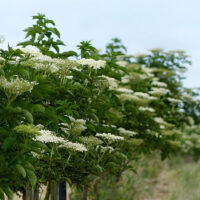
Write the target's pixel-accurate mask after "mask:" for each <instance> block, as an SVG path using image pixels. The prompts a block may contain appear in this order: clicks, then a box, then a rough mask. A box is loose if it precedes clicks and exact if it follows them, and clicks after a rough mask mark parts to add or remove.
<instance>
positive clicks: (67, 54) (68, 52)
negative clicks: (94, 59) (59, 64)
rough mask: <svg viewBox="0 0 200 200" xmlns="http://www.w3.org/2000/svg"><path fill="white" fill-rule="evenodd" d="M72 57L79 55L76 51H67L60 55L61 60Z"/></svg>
mask: <svg viewBox="0 0 200 200" xmlns="http://www.w3.org/2000/svg"><path fill="white" fill-rule="evenodd" d="M70 56H78V54H77V53H76V52H75V51H65V52H63V53H61V54H60V55H59V57H61V58H68V57H70Z"/></svg>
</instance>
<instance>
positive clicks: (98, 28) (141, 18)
mask: <svg viewBox="0 0 200 200" xmlns="http://www.w3.org/2000/svg"><path fill="white" fill-rule="evenodd" d="M199 9H200V0H98V1H97V0H0V19H1V23H0V35H4V36H5V38H6V40H5V42H4V44H3V45H0V48H1V47H3V48H4V47H6V45H7V43H8V42H9V43H10V45H12V46H15V45H16V44H17V43H18V42H20V41H22V40H23V38H24V33H23V32H22V30H23V29H24V28H26V27H28V26H30V25H31V24H32V19H31V16H32V15H35V14H36V13H38V12H40V13H44V14H46V15H47V17H48V18H51V19H53V20H54V21H55V22H56V24H57V28H58V29H59V30H60V32H61V37H62V40H63V41H64V42H65V43H66V44H67V47H66V48H67V49H74V48H75V46H76V45H77V44H78V43H79V42H80V41H81V40H92V43H93V44H94V45H95V46H96V47H98V48H100V49H103V48H104V47H105V44H106V43H107V42H109V40H110V39H111V38H113V37H119V38H121V39H122V41H123V42H124V44H125V45H126V46H127V47H128V53H142V52H145V51H146V50H147V49H151V48H157V47H159V48H164V49H166V50H185V51H186V52H187V54H189V55H190V56H191V59H192V61H193V65H192V67H190V69H189V70H188V72H187V73H186V76H187V79H186V80H185V81H184V84H185V86H187V87H200V45H199V44H200V11H199Z"/></svg>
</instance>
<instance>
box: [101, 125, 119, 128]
mask: <svg viewBox="0 0 200 200" xmlns="http://www.w3.org/2000/svg"><path fill="white" fill-rule="evenodd" d="M102 126H104V127H112V128H116V126H115V125H109V124H102Z"/></svg>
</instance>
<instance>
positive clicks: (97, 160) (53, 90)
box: [0, 14, 199, 199]
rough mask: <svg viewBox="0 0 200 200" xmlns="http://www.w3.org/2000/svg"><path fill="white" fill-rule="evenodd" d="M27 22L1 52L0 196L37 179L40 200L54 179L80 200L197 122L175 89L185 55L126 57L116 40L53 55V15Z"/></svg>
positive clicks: (186, 98) (193, 108)
mask: <svg viewBox="0 0 200 200" xmlns="http://www.w3.org/2000/svg"><path fill="white" fill-rule="evenodd" d="M33 19H34V20H36V23H35V24H34V25H33V26H31V27H28V28H27V29H25V32H26V36H25V37H26V38H28V39H27V40H26V41H24V42H21V43H19V44H18V46H20V48H12V47H10V46H8V49H7V50H5V49H0V98H1V101H0V132H1V134H0V145H1V151H0V199H4V197H5V195H6V196H8V198H10V199H12V196H13V193H19V192H21V193H23V194H25V188H26V187H27V185H30V186H31V187H33V188H36V187H40V186H41V185H42V184H45V185H47V192H46V197H45V199H48V198H49V195H50V188H51V184H52V182H61V181H66V182H67V183H68V184H69V185H74V186H75V187H77V188H78V189H82V190H84V191H85V193H84V194H85V196H87V190H88V189H89V188H91V187H94V186H95V184H96V181H97V180H98V181H99V179H101V177H104V178H105V177H106V176H108V177H109V175H112V176H114V177H116V180H117V179H119V178H120V176H121V175H122V173H123V172H124V171H126V170H132V171H135V164H136V163H137V160H138V159H140V158H141V157H142V156H143V155H145V154H150V153H151V152H153V151H160V153H161V156H162V158H163V159H164V158H166V157H167V156H168V155H169V154H170V153H171V152H177V150H178V151H179V150H180V149H181V147H182V146H181V144H182V143H184V145H186V144H188V142H186V143H185V140H184V138H185V137H182V134H183V133H182V132H183V130H184V127H185V126H186V125H187V126H189V125H191V124H197V123H198V122H199V104H198V100H196V99H195V100H194V96H196V95H197V93H195V92H194V91H193V90H191V89H186V88H184V87H183V83H182V79H183V72H184V71H185V70H186V68H187V66H188V65H189V64H190V61H189V60H188V56H187V55H185V53H184V52H181V51H169V52H165V51H163V50H161V49H154V50H150V52H149V53H148V54H146V55H129V54H127V50H126V47H125V46H124V45H123V44H122V43H121V41H120V40H119V39H116V38H115V39H113V40H112V41H111V42H110V43H109V44H108V45H107V46H106V49H105V52H103V53H102V52H101V51H99V50H97V49H96V48H95V47H93V46H92V45H91V42H90V41H82V42H81V43H80V44H79V45H78V46H77V47H78V52H75V51H64V52H61V50H60V46H62V45H64V43H63V42H62V40H61V39H60V33H59V31H58V30H57V28H56V27H55V23H54V21H53V20H49V19H47V18H46V17H45V16H44V15H41V14H38V15H37V16H34V17H33ZM27 47H28V48H27ZM187 140H188V139H187ZM132 161H136V162H132ZM84 198H85V199H86V198H87V197H83V199H84Z"/></svg>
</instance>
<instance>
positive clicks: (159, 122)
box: [154, 117, 167, 124]
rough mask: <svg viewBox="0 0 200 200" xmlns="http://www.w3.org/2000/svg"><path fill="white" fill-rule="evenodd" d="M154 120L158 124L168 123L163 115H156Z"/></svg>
mask: <svg viewBox="0 0 200 200" xmlns="http://www.w3.org/2000/svg"><path fill="white" fill-rule="evenodd" d="M154 121H155V122H156V123H158V124H167V122H166V121H164V120H163V119H162V118H161V117H154Z"/></svg>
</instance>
